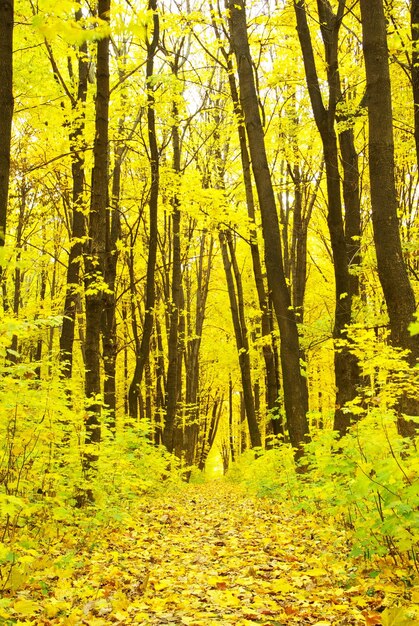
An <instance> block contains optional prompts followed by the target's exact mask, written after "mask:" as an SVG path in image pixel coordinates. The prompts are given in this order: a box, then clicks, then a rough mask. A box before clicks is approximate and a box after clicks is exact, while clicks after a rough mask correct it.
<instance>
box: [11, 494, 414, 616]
mask: <svg viewBox="0 0 419 626" xmlns="http://www.w3.org/2000/svg"><path fill="white" fill-rule="evenodd" d="M131 515H132V521H131V522H130V525H129V526H128V527H126V528H125V529H124V530H122V531H121V529H119V530H118V529H112V528H110V527H109V529H108V531H107V532H103V531H101V532H100V533H97V534H93V535H91V536H86V538H85V540H84V544H83V545H81V544H80V543H79V544H75V546H76V545H77V546H78V547H77V550H76V552H77V554H76V556H75V557H74V559H73V560H72V561H68V564H67V565H66V564H65V562H64V563H63V562H60V558H57V559H56V563H58V566H55V567H53V568H50V572H49V579H48V576H46V575H45V573H44V574H43V575H42V576H39V578H43V582H42V583H41V581H39V584H38V585H37V584H35V580H36V577H35V578H34V579H33V584H32V586H31V588H30V587H28V588H27V589H26V590H24V591H22V592H21V593H20V594H19V598H18V599H17V600H16V602H15V607H16V608H15V616H16V617H17V616H18V615H19V611H20V609H19V607H20V608H21V610H22V612H23V613H24V610H23V609H24V603H25V602H26V606H28V604H29V605H30V604H31V603H32V609H31V610H32V611H34V612H36V614H37V617H36V618H35V620H34V621H33V620H31V619H28V618H29V615H28V609H27V614H26V617H27V619H28V621H22V622H17V623H22V624H29V623H36V624H44V625H49V624H65V625H68V626H70V625H78V624H86V625H88V626H102V625H105V624H127V625H128V624H144V625H147V624H150V625H151V624H153V625H164V624H186V625H189V626H207V625H210V624H219V625H223V624H225V625H228V624H237V625H251V624H253V625H256V624H262V625H265V626H279V625H295V624H298V625H301V626H303V625H309V624H310V625H317V626H327V625H336V626H337V625H340V626H344V625H362V626H365V625H367V626H371V625H373V624H381V623H388V624H392V623H394V624H398V622H397V621H396V622H393V620H392V618H391V621H390V617H391V616H390V614H389V619H388V620H387V622H382V621H381V619H382V613H381V611H382V610H383V606H384V605H383V602H389V601H391V600H392V596H393V601H394V597H395V596H396V595H401V593H403V585H401V584H400V583H399V584H396V582H395V580H394V581H393V582H392V581H391V577H392V574H391V568H390V567H388V568H387V573H384V574H377V572H375V573H374V577H371V572H368V571H361V570H362V565H363V564H362V562H361V563H359V562H358V563H355V562H354V561H352V560H351V559H349V558H348V556H347V547H346V545H345V536H344V534H343V533H341V534H336V533H334V532H333V531H332V529H331V528H329V527H327V526H326V527H321V526H319V525H318V522H317V524H316V523H315V522H314V520H313V519H312V518H311V517H310V516H307V515H306V514H305V513H303V512H302V513H297V514H295V513H292V512H291V511H289V510H286V509H285V508H284V506H283V505H281V506H280V505H278V504H275V505H272V504H271V503H269V502H267V501H265V500H259V499H257V498H254V497H250V496H247V495H245V494H243V493H242V492H240V491H239V490H238V489H237V488H233V487H231V486H228V485H225V484H224V483H213V484H211V485H203V486H191V487H189V488H187V489H185V490H180V491H179V492H178V493H176V494H171V495H168V496H166V497H157V498H155V499H154V500H153V499H145V500H141V501H140V506H139V507H138V509H137V510H136V511H135V512H131ZM51 556H52V557H53V556H54V555H51ZM39 574H41V573H39ZM19 603H20V604H19ZM392 611H393V612H394V610H393V609H392ZM387 613H388V610H387ZM21 619H22V618H21ZM14 623H16V622H14ZM404 623H405V622H403V624H404ZM409 623H411V624H413V623H416V622H406V624H409Z"/></svg>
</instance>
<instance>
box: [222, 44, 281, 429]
mask: <svg viewBox="0 0 419 626" xmlns="http://www.w3.org/2000/svg"><path fill="white" fill-rule="evenodd" d="M222 53H223V55H224V58H225V60H226V63H227V73H228V81H229V86H230V93H231V97H232V99H233V106H234V112H235V114H236V119H237V133H238V137H239V144H240V157H241V162H242V172H243V182H244V188H245V193H246V206H247V213H248V216H249V219H250V233H249V234H250V253H251V256H252V266H253V275H254V278H255V285H256V292H257V296H258V303H259V308H260V310H261V320H260V322H261V334H262V337H263V338H264V341H263V348H262V352H263V359H264V362H265V374H266V407H267V410H268V414H269V416H270V417H271V418H273V419H272V421H271V424H272V430H273V432H274V434H275V435H279V434H284V430H283V425H282V423H281V420H280V419H277V418H279V392H280V389H279V385H278V382H279V380H278V376H277V372H276V366H275V358H274V353H273V347H272V337H273V335H272V331H273V328H272V324H271V315H270V311H269V297H268V293H267V290H266V287H265V282H264V279H263V270H262V260H261V256H260V250H259V244H258V239H257V230H256V224H255V218H256V215H255V200H254V194H253V185H252V176H251V165H250V157H249V150H248V147H247V140H246V129H245V127H244V125H243V122H242V119H243V112H242V108H241V105H240V98H239V93H238V89H237V84H236V78H235V75H234V68H233V63H232V59H231V55H230V54H229V53H227V52H226V51H225V50H224V48H222Z"/></svg>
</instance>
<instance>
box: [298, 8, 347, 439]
mask: <svg viewBox="0 0 419 626" xmlns="http://www.w3.org/2000/svg"><path fill="white" fill-rule="evenodd" d="M345 2H346V0H339V4H338V9H337V13H336V15H335V14H334V13H333V11H332V8H331V5H330V3H329V1H328V0H317V10H318V16H319V23H320V30H321V34H322V38H323V44H324V51H325V61H326V64H327V81H328V91H329V102H328V108H326V107H325V105H324V103H323V98H322V94H321V90H320V83H319V78H318V75H317V70H316V65H315V60H314V52H313V46H312V41H311V35H310V30H309V27H308V22H307V13H306V3H305V0H294V9H295V15H296V19H297V31H298V37H299V40H300V45H301V51H302V54H303V60H304V68H305V74H306V81H307V87H308V91H309V96H310V100H311V105H312V109H313V114H314V118H315V121H316V125H317V128H318V130H319V133H320V136H321V139H322V144H323V152H324V162H325V169H326V183H327V201H328V211H327V223H328V228H329V234H330V242H331V246H332V254H333V267H334V274H335V300H336V304H335V318H334V326H333V338H334V339H335V340H337V341H339V342H342V340H343V341H345V342H347V337H346V327H347V326H348V325H349V324H350V323H351V317H352V297H353V295H354V293H353V291H352V287H353V286H354V285H353V283H352V282H351V280H350V276H349V253H348V250H347V237H346V236H345V229H344V222H343V210H342V198H341V184H340V174H339V153H338V142H337V137H336V131H335V121H336V105H337V103H338V99H339V98H340V97H341V88H340V77H339V64H338V34H339V29H340V25H341V22H342V17H343V13H344V9H345ZM343 141H344V142H345V139H344V140H343ZM346 141H347V140H346ZM344 147H345V148H346V149H347V150H346V152H347V153H346V154H345V157H346V158H348V157H349V148H350V146H349V144H348V143H344ZM351 156H352V155H351ZM346 165H347V166H348V164H346ZM347 171H348V170H347ZM348 185H349V183H348ZM345 189H346V191H347V197H348V186H346V188H345ZM351 208H353V207H348V209H349V216H350V211H351ZM358 208H359V205H358ZM351 237H352V235H351ZM351 241H353V240H352V239H351ZM334 362H335V384H336V410H335V419H334V428H335V430H337V431H338V432H339V434H340V435H341V436H343V435H344V434H345V433H346V432H347V430H348V428H349V426H350V424H351V420H352V419H353V418H354V416H353V415H352V414H351V413H350V412H349V411H344V410H343V409H344V405H345V404H346V402H348V401H350V400H353V399H354V398H355V397H356V394H357V386H358V384H359V367H358V362H357V359H356V357H355V356H354V355H353V354H352V353H351V351H350V347H349V345H348V343H345V344H343V345H342V346H340V347H335V352H334Z"/></svg>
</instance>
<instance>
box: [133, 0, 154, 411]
mask: <svg viewBox="0 0 419 626" xmlns="http://www.w3.org/2000/svg"><path fill="white" fill-rule="evenodd" d="M148 10H149V11H152V13H153V34H152V37H151V39H147V62H146V81H147V82H146V88H147V131H148V143H149V148H150V177H151V186H150V197H149V219H150V224H149V227H150V235H149V243H148V258H147V278H146V293H145V312H144V325H143V334H142V337H141V344H140V349H139V353H138V354H136V363H135V370H134V374H133V376H132V380H131V384H130V388H129V413H130V415H131V417H133V418H134V419H136V418H137V416H138V397H139V393H140V384H141V380H142V377H143V372H144V367H145V364H146V362H147V359H148V356H149V352H150V339H151V334H152V331H153V319H154V305H155V302H156V293H155V284H154V282H155V268H156V257H157V227H158V202H159V173H160V172H159V150H158V146H157V136H156V113H155V109H154V105H155V95H154V92H155V90H156V86H155V85H154V83H153V74H154V59H155V55H156V52H157V46H158V42H159V32H160V31H159V27H160V22H159V15H158V13H157V0H149V3H148Z"/></svg>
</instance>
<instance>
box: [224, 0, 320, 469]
mask: <svg viewBox="0 0 419 626" xmlns="http://www.w3.org/2000/svg"><path fill="white" fill-rule="evenodd" d="M226 5H227V8H228V9H229V12H230V16H229V25H230V32H231V40H232V47H233V50H234V53H235V56H236V60H237V68H238V75H239V87H240V101H241V106H242V110H243V114H244V120H245V126H246V133H247V139H248V144H249V152H250V157H251V162H252V170H253V175H254V179H255V183H256V189H257V194H258V199H259V205H260V211H261V217H262V230H263V238H264V241H265V265H266V272H267V276H268V286H269V289H270V292H271V296H272V302H273V306H274V309H275V314H276V318H277V322H278V326H279V330H280V334H281V347H280V351H281V364H282V376H283V389H284V404H285V413H286V416H287V426H288V431H289V435H290V440H291V444H292V445H293V447H294V448H295V457H296V459H299V458H300V457H302V455H303V447H302V446H303V444H304V442H305V441H307V438H308V422H307V411H308V393H307V384H306V380H305V378H304V377H303V376H302V373H301V370H300V358H299V352H300V351H299V338H298V330H297V324H296V320H295V315H294V312H293V310H292V308H291V299H290V294H289V291H288V287H287V284H286V279H285V273H284V266H283V258H282V250H281V238H280V231H279V222H278V214H277V209H276V204H275V195H274V190H273V186H272V178H271V174H270V171H269V166H268V160H267V156H266V148H265V140H264V132H263V127H262V122H261V117H260V112H259V104H258V97H257V91H256V85H255V77H254V72H253V63H252V57H251V54H250V48H249V41H248V36H247V26H246V14H245V5H244V1H243V0H229V1H228V2H227V3H226Z"/></svg>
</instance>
